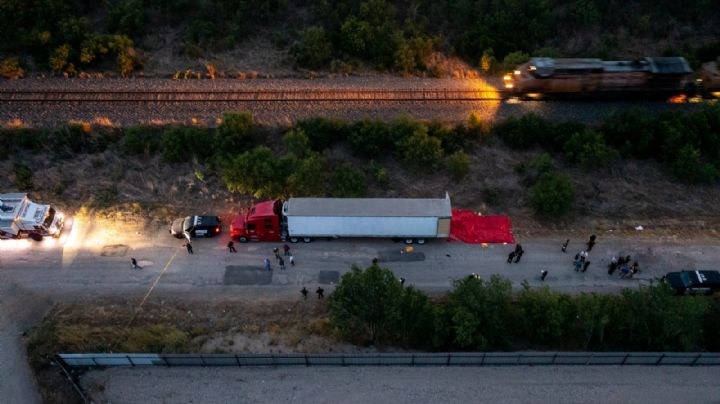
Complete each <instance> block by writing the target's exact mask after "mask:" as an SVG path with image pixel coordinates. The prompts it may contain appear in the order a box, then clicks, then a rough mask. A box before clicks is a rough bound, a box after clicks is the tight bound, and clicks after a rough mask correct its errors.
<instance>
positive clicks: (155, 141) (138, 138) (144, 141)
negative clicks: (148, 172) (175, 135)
mask: <svg viewBox="0 0 720 404" xmlns="http://www.w3.org/2000/svg"><path fill="white" fill-rule="evenodd" d="M161 143H162V133H161V129H159V128H157V127H152V126H131V127H129V128H127V129H125V135H124V137H123V141H122V146H121V150H122V151H123V152H124V153H125V154H130V155H142V156H151V155H154V154H155V153H157V152H158V150H159V149H160V145H161Z"/></svg>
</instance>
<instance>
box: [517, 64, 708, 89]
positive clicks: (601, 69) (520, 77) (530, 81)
mask: <svg viewBox="0 0 720 404" xmlns="http://www.w3.org/2000/svg"><path fill="white" fill-rule="evenodd" d="M717 62H718V61H716V62H713V63H712V64H708V66H707V73H706V76H707V77H706V78H701V80H702V81H700V80H698V82H702V83H708V84H710V83H714V84H713V85H715V86H717V85H718V82H720V77H718V70H717ZM711 65H712V66H711ZM712 67H714V70H712ZM704 71H705V69H704V70H703V72H704ZM703 74H705V73H703ZM504 82H505V90H506V92H507V93H509V94H510V95H518V96H522V97H528V98H538V97H544V96H591V95H592V96H623V97H628V96H633V95H637V96H643V97H646V96H675V95H681V94H682V95H688V94H694V93H696V92H697V85H696V83H695V82H693V71H692V69H691V68H690V65H689V64H688V62H687V60H685V58H683V57H645V58H642V59H639V60H632V61H625V60H623V61H606V60H601V59H589V58H586V59H554V58H547V57H535V58H531V59H530V60H529V61H528V62H527V63H523V64H521V65H519V66H517V68H515V71H514V72H513V73H511V74H507V75H505V77H504Z"/></svg>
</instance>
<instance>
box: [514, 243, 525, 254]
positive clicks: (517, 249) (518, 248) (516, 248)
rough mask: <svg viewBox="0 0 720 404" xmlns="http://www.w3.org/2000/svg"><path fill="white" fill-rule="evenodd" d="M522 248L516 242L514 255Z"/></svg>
mask: <svg viewBox="0 0 720 404" xmlns="http://www.w3.org/2000/svg"><path fill="white" fill-rule="evenodd" d="M522 249H523V248H522V246H521V245H520V243H518V244H516V245H515V255H517V254H519V253H520V251H522Z"/></svg>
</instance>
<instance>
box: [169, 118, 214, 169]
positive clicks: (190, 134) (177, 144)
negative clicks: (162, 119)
mask: <svg viewBox="0 0 720 404" xmlns="http://www.w3.org/2000/svg"><path fill="white" fill-rule="evenodd" d="M212 144H213V138H212V137H211V136H210V135H209V133H208V132H207V131H206V130H203V129H200V128H196V127H193V126H174V127H170V128H168V129H166V130H165V132H164V133H163V135H162V156H163V160H165V161H168V162H171V163H182V162H188V161H189V160H190V159H192V158H193V157H197V158H205V157H209V156H210V155H211V154H212V150H213V148H212Z"/></svg>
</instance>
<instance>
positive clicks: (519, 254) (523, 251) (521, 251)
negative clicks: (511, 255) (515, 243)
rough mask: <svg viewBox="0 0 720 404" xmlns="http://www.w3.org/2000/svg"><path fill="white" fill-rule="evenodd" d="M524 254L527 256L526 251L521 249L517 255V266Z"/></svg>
mask: <svg viewBox="0 0 720 404" xmlns="http://www.w3.org/2000/svg"><path fill="white" fill-rule="evenodd" d="M523 254H525V250H523V249H522V248H521V249H520V251H519V252H518V253H517V255H516V256H515V263H516V264H517V263H518V262H520V258H522V256H523Z"/></svg>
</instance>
